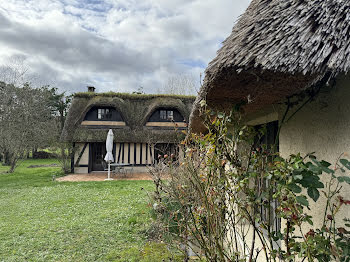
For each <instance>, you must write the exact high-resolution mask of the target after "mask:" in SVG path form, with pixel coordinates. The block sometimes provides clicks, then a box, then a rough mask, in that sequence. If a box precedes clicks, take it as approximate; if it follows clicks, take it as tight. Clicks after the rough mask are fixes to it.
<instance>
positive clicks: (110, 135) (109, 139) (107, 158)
mask: <svg viewBox="0 0 350 262" xmlns="http://www.w3.org/2000/svg"><path fill="white" fill-rule="evenodd" d="M113 138H114V135H113V131H112V129H109V131H108V135H107V139H106V151H107V154H106V156H105V161H106V162H107V163H108V178H107V179H105V180H113V178H111V162H113V161H114V157H113V153H112V151H113Z"/></svg>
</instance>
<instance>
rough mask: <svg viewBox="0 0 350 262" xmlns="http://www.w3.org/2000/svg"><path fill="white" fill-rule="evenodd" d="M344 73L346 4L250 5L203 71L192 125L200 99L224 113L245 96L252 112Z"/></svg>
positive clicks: (349, 20) (264, 1)
mask: <svg viewBox="0 0 350 262" xmlns="http://www.w3.org/2000/svg"><path fill="white" fill-rule="evenodd" d="M349 70H350V1H348V0H283V1H281V0H253V1H252V2H251V4H250V6H249V7H248V9H247V10H246V12H245V13H244V14H243V15H242V16H241V18H240V19H239V21H238V22H237V24H236V25H235V26H234V28H233V30H232V34H231V35H230V36H229V37H228V38H227V39H226V40H225V41H224V42H223V46H222V48H221V49H220V50H219V51H218V53H217V57H216V58H215V59H214V60H213V61H212V62H211V63H210V64H209V66H208V68H207V69H206V72H205V74H206V77H205V80H204V84H203V87H202V89H201V91H200V94H199V97H198V98H197V102H195V108H194V112H193V114H192V115H193V118H194V119H193V118H191V122H193V121H196V119H197V118H196V117H197V116H198V106H199V105H198V102H199V101H200V100H202V99H206V100H207V103H208V104H209V105H211V106H214V107H219V108H220V107H221V108H227V106H228V105H231V106H232V103H238V102H241V101H242V100H247V97H248V96H249V97H250V99H251V100H252V101H253V103H251V104H250V105H247V106H246V110H247V111H248V112H252V111H256V110H259V109H261V108H263V107H264V106H266V105H267V104H272V103H276V102H278V101H280V100H281V99H282V98H285V97H286V96H289V95H292V94H294V93H296V92H299V91H300V90H303V89H306V88H308V87H310V86H312V85H313V84H314V83H315V82H317V81H318V80H320V79H322V78H323V77H324V76H325V75H327V77H335V76H336V75H337V74H339V73H346V72H348V71H349ZM223 102H224V104H223ZM197 120H198V119H197ZM196 124H199V122H198V123H195V125H196ZM191 126H193V124H192V123H191Z"/></svg>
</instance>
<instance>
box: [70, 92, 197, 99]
mask: <svg viewBox="0 0 350 262" xmlns="http://www.w3.org/2000/svg"><path fill="white" fill-rule="evenodd" d="M74 97H82V98H92V97H119V98H122V99H146V100H147V99H152V98H157V97H165V98H179V99H182V100H184V99H185V100H186V99H188V100H193V99H195V98H196V97H195V96H186V95H173V94H130V93H116V92H106V93H94V92H79V93H75V94H74Z"/></svg>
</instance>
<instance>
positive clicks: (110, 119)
mask: <svg viewBox="0 0 350 262" xmlns="http://www.w3.org/2000/svg"><path fill="white" fill-rule="evenodd" d="M81 124H82V125H83V126H125V122H124V120H123V117H122V115H121V114H120V112H119V111H117V110H116V108H114V107H111V106H94V107H92V108H91V109H90V110H89V111H88V112H87V113H86V115H85V117H84V120H83V121H82V123H81Z"/></svg>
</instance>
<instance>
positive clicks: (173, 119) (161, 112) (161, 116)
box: [146, 107, 187, 129]
mask: <svg viewBox="0 0 350 262" xmlns="http://www.w3.org/2000/svg"><path fill="white" fill-rule="evenodd" d="M146 126H148V127H152V128H165V129H166V128H168V129H169V128H171V129H174V128H178V129H184V128H186V127H187V124H186V121H185V118H184V117H183V116H182V114H181V113H180V112H179V110H177V109H176V108H171V107H170V108H164V107H163V108H158V109H157V110H155V111H154V112H153V113H152V115H151V116H150V117H149V118H148V120H147V122H146Z"/></svg>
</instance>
